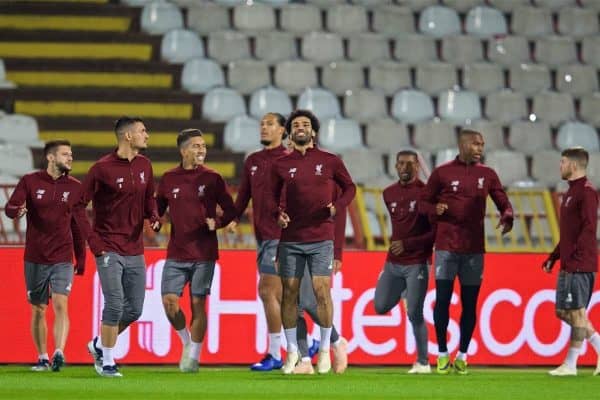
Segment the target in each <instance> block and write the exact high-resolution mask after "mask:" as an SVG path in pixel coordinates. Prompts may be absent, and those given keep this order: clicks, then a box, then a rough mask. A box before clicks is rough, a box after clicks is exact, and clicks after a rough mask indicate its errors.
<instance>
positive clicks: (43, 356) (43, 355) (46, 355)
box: [38, 353, 50, 360]
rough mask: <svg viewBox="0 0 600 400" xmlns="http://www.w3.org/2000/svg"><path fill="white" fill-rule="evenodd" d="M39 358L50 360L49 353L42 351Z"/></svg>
mask: <svg viewBox="0 0 600 400" xmlns="http://www.w3.org/2000/svg"><path fill="white" fill-rule="evenodd" d="M38 358H39V359H40V360H49V359H50V358H48V353H41V354H40V355H38Z"/></svg>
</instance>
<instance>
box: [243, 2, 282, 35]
mask: <svg viewBox="0 0 600 400" xmlns="http://www.w3.org/2000/svg"><path fill="white" fill-rule="evenodd" d="M233 26H234V27H235V29H239V30H242V31H249V32H257V31H271V30H273V29H275V9H274V8H273V7H271V6H269V5H266V4H261V3H246V4H239V5H236V6H235V7H234V8H233Z"/></svg>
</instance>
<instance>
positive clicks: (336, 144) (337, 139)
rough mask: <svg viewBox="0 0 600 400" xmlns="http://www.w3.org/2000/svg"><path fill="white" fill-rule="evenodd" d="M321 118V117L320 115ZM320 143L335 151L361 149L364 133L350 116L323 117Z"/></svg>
mask: <svg viewBox="0 0 600 400" xmlns="http://www.w3.org/2000/svg"><path fill="white" fill-rule="evenodd" d="M319 118H321V117H319ZM321 120H322V121H323V123H322V125H321V129H320V130H319V145H320V146H322V147H324V148H325V149H327V150H330V151H333V152H338V153H339V152H342V151H344V150H350V149H361V148H362V147H363V144H362V133H361V131H360V125H358V123H357V122H356V121H354V120H352V119H348V118H321Z"/></svg>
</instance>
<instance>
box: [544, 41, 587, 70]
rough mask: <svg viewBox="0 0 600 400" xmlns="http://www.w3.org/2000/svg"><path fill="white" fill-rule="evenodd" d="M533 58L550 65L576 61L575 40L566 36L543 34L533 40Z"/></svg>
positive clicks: (555, 65)
mask: <svg viewBox="0 0 600 400" xmlns="http://www.w3.org/2000/svg"><path fill="white" fill-rule="evenodd" d="M535 59H536V60H537V62H541V63H544V64H548V65H549V66H551V67H557V66H559V65H564V64H571V63H575V62H577V49H576V47H575V40H574V39H573V38H572V37H568V36H545V37H542V38H539V39H538V40H536V42H535Z"/></svg>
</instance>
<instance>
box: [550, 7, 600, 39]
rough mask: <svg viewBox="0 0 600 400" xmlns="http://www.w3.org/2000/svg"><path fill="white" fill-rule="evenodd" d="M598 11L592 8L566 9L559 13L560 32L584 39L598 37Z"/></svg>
mask: <svg viewBox="0 0 600 400" xmlns="http://www.w3.org/2000/svg"><path fill="white" fill-rule="evenodd" d="M599 31H600V29H599V27H598V11H594V10H592V9H590V8H580V7H565V8H562V9H561V10H559V11H558V32H559V33H560V34H561V35H565V36H571V37H576V38H582V37H584V36H592V35H597V34H598V32H599Z"/></svg>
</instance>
